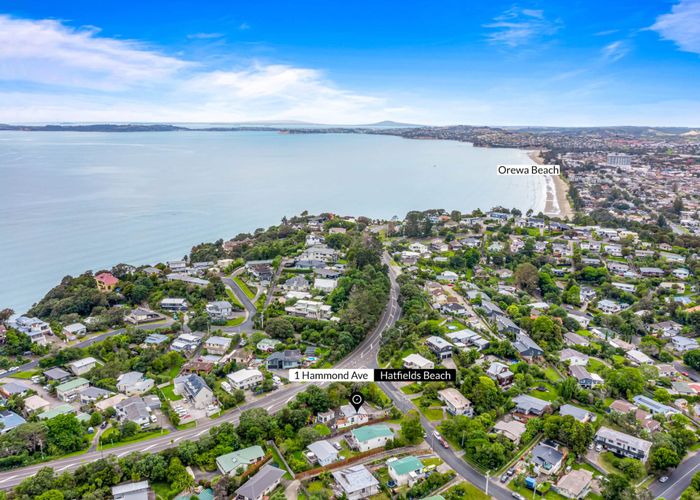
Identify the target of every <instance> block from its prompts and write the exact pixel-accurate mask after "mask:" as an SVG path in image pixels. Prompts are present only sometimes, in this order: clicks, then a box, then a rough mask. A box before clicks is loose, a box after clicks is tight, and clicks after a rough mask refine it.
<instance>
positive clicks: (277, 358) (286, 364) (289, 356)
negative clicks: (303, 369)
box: [265, 350, 301, 370]
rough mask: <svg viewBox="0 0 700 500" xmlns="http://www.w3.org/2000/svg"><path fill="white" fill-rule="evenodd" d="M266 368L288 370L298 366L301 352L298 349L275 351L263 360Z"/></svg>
mask: <svg viewBox="0 0 700 500" xmlns="http://www.w3.org/2000/svg"><path fill="white" fill-rule="evenodd" d="M265 363H266V365H267V369H268V370H288V369H290V368H299V366H300V365H301V352H299V351H298V350H285V351H276V352H273V353H272V354H270V356H268V358H267V359H266V360H265Z"/></svg>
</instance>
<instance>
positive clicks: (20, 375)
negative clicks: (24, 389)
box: [10, 370, 39, 380]
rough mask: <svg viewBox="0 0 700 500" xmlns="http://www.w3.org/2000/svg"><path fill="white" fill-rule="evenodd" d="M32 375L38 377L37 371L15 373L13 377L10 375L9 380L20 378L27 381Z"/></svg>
mask: <svg viewBox="0 0 700 500" xmlns="http://www.w3.org/2000/svg"><path fill="white" fill-rule="evenodd" d="M34 375H39V371H38V370H28V371H26V372H17V373H15V374H14V375H10V378H20V379H23V380H29V379H30V378H32V377H33V376H34Z"/></svg>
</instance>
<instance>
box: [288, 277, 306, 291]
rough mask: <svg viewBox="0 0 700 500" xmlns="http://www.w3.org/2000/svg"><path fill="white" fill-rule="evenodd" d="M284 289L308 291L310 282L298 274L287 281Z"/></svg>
mask: <svg viewBox="0 0 700 500" xmlns="http://www.w3.org/2000/svg"><path fill="white" fill-rule="evenodd" d="M282 289H283V290H287V291H292V292H307V291H308V290H309V282H308V281H307V280H306V278H304V276H302V275H300V274H298V275H296V276H293V277H291V278H289V279H288V280H287V281H285V282H284V284H283V285H282Z"/></svg>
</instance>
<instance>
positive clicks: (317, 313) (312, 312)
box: [284, 300, 333, 319]
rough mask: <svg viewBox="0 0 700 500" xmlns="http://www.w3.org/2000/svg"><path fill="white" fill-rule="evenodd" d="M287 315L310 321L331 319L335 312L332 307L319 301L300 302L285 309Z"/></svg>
mask: <svg viewBox="0 0 700 500" xmlns="http://www.w3.org/2000/svg"><path fill="white" fill-rule="evenodd" d="M284 310H285V312H286V313H287V314H290V315H292V316H300V317H302V318H308V319H330V317H331V315H332V314H333V311H332V310H331V306H329V305H328V304H324V303H323V302H319V301H317V300H298V301H296V302H295V303H294V304H293V305H291V306H287V307H285V308H284Z"/></svg>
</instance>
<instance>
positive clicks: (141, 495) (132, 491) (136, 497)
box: [112, 481, 156, 500]
mask: <svg viewBox="0 0 700 500" xmlns="http://www.w3.org/2000/svg"><path fill="white" fill-rule="evenodd" d="M112 498H113V499H114V500H155V498H156V495H155V492H154V491H153V490H152V489H151V488H150V487H149V486H148V481H138V482H133V483H124V484H118V485H116V486H112Z"/></svg>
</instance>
